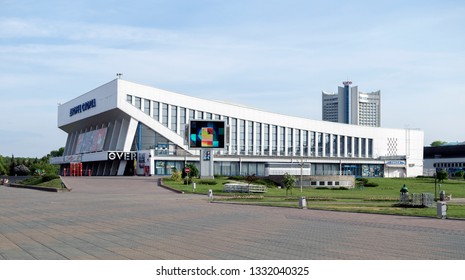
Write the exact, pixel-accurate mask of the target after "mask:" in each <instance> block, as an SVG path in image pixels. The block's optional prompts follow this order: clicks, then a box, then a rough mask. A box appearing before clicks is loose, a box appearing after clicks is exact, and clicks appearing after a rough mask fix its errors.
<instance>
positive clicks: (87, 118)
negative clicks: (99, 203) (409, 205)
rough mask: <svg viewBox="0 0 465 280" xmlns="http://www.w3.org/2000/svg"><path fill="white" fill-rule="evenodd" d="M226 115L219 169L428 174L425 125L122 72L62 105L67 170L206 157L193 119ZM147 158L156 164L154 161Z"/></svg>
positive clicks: (153, 168) (142, 169) (167, 169)
mask: <svg viewBox="0 0 465 280" xmlns="http://www.w3.org/2000/svg"><path fill="white" fill-rule="evenodd" d="M194 119H195V120H224V121H225V122H226V124H227V125H228V127H229V129H228V131H229V133H228V135H227V136H226V137H227V138H228V141H227V145H226V148H225V149H221V150H214V151H212V152H213V153H214V170H215V174H221V175H248V174H256V175H257V176H264V175H265V174H266V173H267V172H268V171H269V170H267V168H270V166H273V164H279V166H283V165H286V164H288V165H289V166H295V164H298V163H301V164H302V163H305V164H306V166H308V168H309V170H308V172H309V173H310V174H311V175H355V176H358V177H375V176H380V177H382V176H384V177H406V176H409V177H410V176H417V175H421V174H422V170H423V169H422V166H423V163H422V160H423V132H422V131H420V130H406V129H388V128H379V127H363V126H354V125H350V124H341V123H334V122H326V121H317V120H309V119H304V118H297V117H292V116H285V115H281V114H275V113H270V112H265V111H262V110H258V109H252V108H249V107H245V106H238V105H232V104H228V103H223V102H218V101H211V100H205V99H200V98H196V97H192V96H187V95H182V94H178V93H173V92H169V91H164V90H160V89H157V88H153V87H149V86H144V85H140V84H136V83H132V82H128V81H125V80H122V79H115V80H113V81H111V82H109V83H107V84H105V85H102V86H100V87H98V88H96V89H94V90H92V91H90V92H88V93H86V94H84V95H81V96H79V97H77V98H75V99H73V100H71V101H69V102H67V103H64V104H62V105H60V106H59V107H58V127H59V128H60V129H62V130H63V131H65V132H66V133H68V137H67V141H66V145H65V151H64V156H62V157H57V158H52V159H51V162H52V163H54V164H60V165H61V169H62V173H64V172H66V168H68V170H69V167H70V164H71V163H74V162H79V163H82V169H83V173H85V174H92V175H125V174H126V175H130V174H134V172H136V173H137V174H144V173H145V174H147V173H148V174H151V175H168V174H170V173H171V170H172V168H177V169H178V170H180V169H182V168H184V166H185V165H186V164H187V163H193V164H199V163H200V161H201V160H202V158H201V157H200V151H199V150H195V149H189V147H188V145H187V142H186V136H185V135H186V131H185V130H186V124H188V123H189V120H194ZM147 166H148V167H149V168H148V169H147Z"/></svg>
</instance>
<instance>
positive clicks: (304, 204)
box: [299, 196, 307, 209]
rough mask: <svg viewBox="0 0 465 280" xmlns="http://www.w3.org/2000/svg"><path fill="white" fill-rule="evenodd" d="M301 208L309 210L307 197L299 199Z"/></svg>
mask: <svg viewBox="0 0 465 280" xmlns="http://www.w3.org/2000/svg"><path fill="white" fill-rule="evenodd" d="M299 208H302V209H307V199H306V198H305V196H302V197H300V198H299Z"/></svg>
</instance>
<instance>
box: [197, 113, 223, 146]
mask: <svg viewBox="0 0 465 280" xmlns="http://www.w3.org/2000/svg"><path fill="white" fill-rule="evenodd" d="M224 136H225V122H224V121H213V120H191V121H190V125H189V148H206V149H208V148H212V149H223V148H224V147H225V144H224V140H225V137H224Z"/></svg>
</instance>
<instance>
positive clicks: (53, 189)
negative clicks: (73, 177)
mask: <svg viewBox="0 0 465 280" xmlns="http://www.w3.org/2000/svg"><path fill="white" fill-rule="evenodd" d="M9 187H10V188H18V189H31V190H38V191H45V192H63V190H62V189H55V188H47V187H41V186H31V185H21V184H14V183H13V184H10V185H9Z"/></svg>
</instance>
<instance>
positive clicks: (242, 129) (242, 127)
mask: <svg viewBox="0 0 465 280" xmlns="http://www.w3.org/2000/svg"><path fill="white" fill-rule="evenodd" d="M239 124H240V139H239V140H240V141H239V146H240V151H241V155H245V120H240V121H239Z"/></svg>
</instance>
